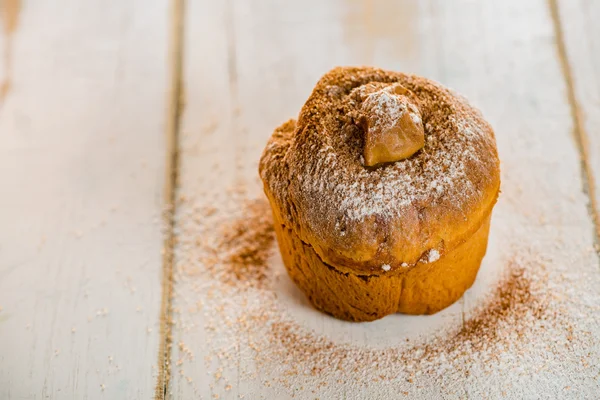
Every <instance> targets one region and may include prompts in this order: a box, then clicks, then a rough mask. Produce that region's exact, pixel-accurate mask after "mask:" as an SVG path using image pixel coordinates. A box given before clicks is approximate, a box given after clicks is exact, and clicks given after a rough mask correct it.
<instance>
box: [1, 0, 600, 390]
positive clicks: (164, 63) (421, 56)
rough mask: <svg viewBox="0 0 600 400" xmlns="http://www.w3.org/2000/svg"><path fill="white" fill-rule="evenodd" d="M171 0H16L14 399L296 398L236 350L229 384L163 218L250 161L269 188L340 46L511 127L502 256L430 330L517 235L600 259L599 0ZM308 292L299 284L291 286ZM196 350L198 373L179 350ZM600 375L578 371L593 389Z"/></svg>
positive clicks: (11, 147)
mask: <svg viewBox="0 0 600 400" xmlns="http://www.w3.org/2000/svg"><path fill="white" fill-rule="evenodd" d="M168 3H169V2H168V1H167V0H153V1H151V2H148V1H140V0H127V1H119V2H117V1H113V2H108V3H107V2H105V1H93V2H85V4H84V3H81V2H76V1H68V0H61V1H60V5H58V4H57V2H52V4H50V2H44V1H22V2H21V1H20V0H0V16H1V18H0V24H1V27H2V31H1V32H2V33H1V35H2V36H1V39H2V40H0V154H1V156H0V182H1V183H2V187H3V188H4V192H3V193H4V194H5V195H4V196H3V197H2V200H0V221H1V222H2V229H0V398H1V399H4V398H7V399H13V398H15V399H18V398H35V399H44V398H68V399H70V398H90V399H95V398H110V399H113V398H115V399H116V398H135V399H138V398H140V399H145V398H151V397H152V396H156V397H157V398H162V397H163V394H164V393H166V394H167V397H168V398H173V399H178V398H194V397H201V398H211V397H213V396H217V395H218V396H219V398H237V396H238V395H244V394H246V395H247V396H246V398H261V397H266V398H269V397H272V396H274V395H277V396H278V397H277V398H287V397H289V393H287V392H285V391H284V390H281V389H280V388H268V387H264V386H263V385H262V384H261V383H260V382H259V381H255V382H252V381H244V380H241V381H240V380H239V379H238V378H239V377H238V375H237V372H236V371H235V370H232V371H226V373H227V379H228V381H230V382H231V383H232V385H233V388H232V389H231V390H225V389H224V386H223V385H222V384H221V385H219V384H216V383H215V378H214V371H212V370H210V369H209V368H207V365H206V363H205V362H204V356H205V355H207V354H208V353H209V352H210V349H209V348H207V347H206V346H205V344H206V335H207V333H206V329H207V326H206V324H205V321H204V320H203V317H202V315H203V314H202V313H191V312H189V311H188V310H189V309H190V307H189V306H190V304H195V302H194V299H195V298H194V296H196V295H197V292H196V284H195V282H194V280H193V277H188V278H187V279H186V278H185V276H179V279H178V280H176V281H175V282H171V276H170V266H169V264H170V263H171V260H170V257H169V255H170V248H169V247H170V246H172V245H173V243H172V241H170V240H167V241H166V242H167V248H166V249H163V243H164V240H165V237H164V236H165V235H163V228H166V231H167V235H166V236H167V239H168V238H169V232H172V231H173V229H174V232H175V233H176V234H177V235H186V232H185V231H184V230H181V229H179V230H178V228H180V226H178V225H177V224H176V225H175V226H174V227H170V225H169V223H167V224H166V225H163V224H161V221H162V214H163V211H164V209H165V206H166V205H167V204H168V203H169V202H170V201H171V200H172V199H173V198H174V197H173V196H174V195H175V194H177V195H180V196H184V197H186V198H187V200H188V201H187V202H185V201H182V202H181V204H179V205H178V206H177V207H176V209H175V210H174V215H175V219H174V221H178V219H177V217H178V216H179V217H181V218H183V217H184V216H186V215H188V214H187V212H188V211H189V210H188V209H186V207H187V206H186V204H188V205H189V204H190V203H191V202H192V201H193V202H194V206H206V205H210V204H211V202H214V201H218V200H219V199H220V197H219V196H224V195H223V194H219V192H221V193H223V192H224V190H225V189H226V188H228V187H235V186H236V185H239V184H240V183H242V182H243V183H244V184H245V185H246V186H247V187H248V190H249V193H248V197H257V196H260V193H261V190H260V185H259V182H258V181H257V177H256V164H257V159H258V156H259V154H260V152H261V151H262V147H263V146H264V143H265V142H266V139H267V138H268V136H269V135H270V133H271V131H272V129H273V127H275V126H276V125H278V124H279V123H281V122H282V121H284V120H286V119H287V118H290V117H293V116H294V115H295V114H296V113H297V112H298V110H299V108H300V107H301V105H302V103H303V101H304V100H305V99H306V97H307V96H308V94H309V93H310V90H311V88H312V86H313V85H314V83H315V81H316V80H317V79H318V78H319V76H320V75H322V74H323V73H324V72H325V71H327V70H328V69H330V68H331V67H333V66H335V65H348V64H354V65H364V64H370V65H377V66H380V67H383V68H389V69H394V70H402V71H407V72H414V73H418V74H421V75H424V76H427V77H430V78H433V79H436V80H438V81H440V82H442V83H444V84H446V85H448V86H450V87H452V88H454V89H456V90H458V91H459V92H461V93H462V94H464V95H465V96H467V97H468V98H469V99H470V100H471V101H472V103H474V104H476V105H477V106H478V107H480V108H481V109H482V111H483V113H484V115H485V116H486V117H487V118H488V119H489V120H490V122H491V123H492V125H493V126H494V127H495V129H496V132H497V139H498V146H499V151H500V154H501V157H502V161H503V167H502V172H503V191H504V192H505V196H504V198H503V199H502V200H501V201H500V203H499V204H498V206H497V209H496V212H495V216H494V224H493V230H492V235H491V242H490V251H489V254H488V256H487V258H486V262H485V264H484V267H483V268H484V271H486V273H485V274H480V277H481V279H479V280H478V283H477V285H476V286H475V287H474V288H473V290H471V291H470V292H468V293H467V295H466V296H465V297H464V298H463V299H461V301H460V302H458V303H457V304H455V305H454V306H452V307H451V308H450V309H448V310H445V311H444V312H443V313H442V314H439V315H437V316H434V317H431V318H429V319H428V320H427V321H426V322H425V323H423V324H421V325H420V326H419V328H418V329H420V330H421V331H423V330H427V329H429V328H431V327H432V326H433V327H435V326H438V325H441V324H453V323H460V321H461V320H462V319H463V318H464V315H465V313H467V312H468V310H469V309H470V307H471V306H472V305H473V304H474V303H475V302H476V299H477V298H478V296H479V293H480V292H485V291H486V290H487V288H488V286H489V285H490V284H492V283H493V282H494V279H495V276H496V273H497V271H495V270H494V265H496V264H497V263H496V262H495V261H498V260H502V258H503V256H504V255H503V248H504V246H505V245H506V243H513V242H519V241H531V240H535V241H544V240H561V241H564V242H566V244H565V248H564V249H563V250H562V251H561V252H560V253H556V254H554V253H553V254H552V257H554V262H555V263H556V264H557V265H558V264H560V265H563V264H564V265H571V264H573V263H574V265H575V266H574V268H577V270H576V272H577V274H579V275H581V276H582V277H587V278H586V279H588V280H589V281H592V282H594V279H597V276H598V275H597V274H598V268H599V267H598V259H597V256H596V253H594V252H591V253H589V252H588V253H586V255H583V256H581V255H580V253H581V252H580V250H581V248H591V247H592V246H593V245H594V243H595V240H596V238H597V234H595V231H597V228H595V226H594V223H593V220H592V218H593V216H594V215H595V214H596V213H597V212H598V209H597V203H598V202H600V200H597V201H596V200H595V199H597V197H598V196H599V194H598V189H597V188H598V187H599V185H600V183H597V181H596V179H598V177H600V134H599V131H598V126H600V114H599V113H598V109H599V106H600V86H599V85H600V75H599V73H600V58H599V57H600V41H599V40H598V38H599V37H600V31H599V28H598V24H597V23H595V21H596V20H598V18H600V8H599V4H598V2H596V1H594V0H587V1H586V0H577V1H570V0H557V1H554V0H552V1H549V2H546V1H543V0H531V1H527V2H524V1H519V0H511V1H505V2H494V1H492V0H489V1H484V2H473V1H467V0H464V1H463V0H454V1H441V0H439V1H427V2H423V1H416V0H409V1H397V2H387V1H383V0H375V1H368V0H364V1H362V0H351V1H343V0H334V1H329V2H323V1H318V0H311V1H302V2H300V1H297V2H277V1H275V0H258V1H252V2H248V1H243V0H229V1H211V0H198V1H191V0H190V1H188V2H186V3H185V4H184V2H183V1H181V0H172V1H171V2H170V4H168ZM169 8H175V9H180V11H181V13H177V12H175V13H172V12H170V11H169ZM178 26H181V27H182V30H181V34H180V31H179V29H178ZM170 37H171V38H173V39H174V40H171V41H169V38H170ZM179 43H183V48H182V51H181V53H180V52H179V51H178V45H179ZM178 60H183V68H182V69H181V70H180V69H179V68H178V67H177V65H178ZM169 66H171V67H169ZM180 81H181V82H182V87H181V90H179V89H180V88H178V87H177V85H178V82H180ZM180 96H181V100H182V102H181V103H178V102H174V100H178V99H179V97H180ZM165 132H166V138H165ZM174 141H176V142H174ZM173 145H174V147H173ZM172 147H173V148H172ZM177 149H178V150H179V151H178V153H177V152H175V150H177ZM582 156H585V157H582ZM215 165H219V166H220V167H218V168H220V169H217V170H216V171H217V172H218V173H214V174H210V173H208V171H215ZM227 166H230V167H227ZM174 172H175V173H176V174H177V175H179V179H178V182H177V184H178V187H177V189H176V190H175V191H174V190H173V189H174V183H175V182H174V181H173V180H172V178H171V177H172V176H173V173H174ZM165 187H166V194H165ZM208 194H210V195H211V196H208ZM172 195H173V196H172ZM588 196H591V198H592V199H594V201H592V202H591V204H588V203H590V201H589V199H590V197H588ZM190 198H191V199H190ZM181 218H180V219H179V221H181ZM167 222H168V221H167ZM516 226H519V227H521V226H522V227H526V229H524V230H515V229H514V227H516ZM172 228H173V229H172ZM549 232H553V233H549ZM532 238H533V239H532ZM181 239H182V240H181V241H185V239H186V238H185V237H183V238H181ZM565 249H566V250H565ZM165 251H166V253H165ZM174 251H175V252H174V256H175V264H177V260H179V261H185V259H186V248H185V246H179V247H178V246H177V245H175V247H174ZM165 254H166V256H165ZM572 254H577V259H576V260H575V261H574V260H573V259H572V257H570V256H571V255H572ZM165 268H166V269H165ZM164 271H167V273H166V274H165V276H163V272H164ZM594 274H595V275H594ZM582 279H583V278H582ZM171 291H172V292H173V296H172V299H170V297H171V296H170V295H171ZM292 291H293V287H291V286H289V287H288V286H286V285H283V286H282V288H281V293H280V295H281V296H282V298H284V299H285V298H286V295H290V296H294V294H293V293H292ZM165 293H166V294H167V295H165ZM290 293H291V294H290ZM582 295H585V293H583V294H582ZM161 302H162V309H161ZM171 302H172V303H171ZM290 307H292V306H290ZM169 310H171V311H172V310H175V312H173V313H172V312H171V311H169ZM171 313H172V314H173V319H174V321H175V322H176V323H175V324H174V325H173V328H172V331H171V332H170V335H169V332H168V331H169V330H168V329H167V328H168V327H167V326H166V325H165V324H164V323H162V322H164V320H166V319H168V318H170V315H171ZM299 318H304V322H305V323H306V325H307V326H308V327H310V328H311V329H314V330H316V331H318V333H320V334H323V335H326V336H330V337H334V338H335V337H340V338H341V337H343V338H345V337H352V338H354V339H353V340H355V342H356V343H359V344H360V341H361V339H360V338H363V337H365V335H364V333H365V332H364V329H371V330H376V329H379V328H382V329H383V328H388V329H389V327H390V324H397V321H398V319H397V318H402V317H397V318H396V319H386V321H385V322H380V323H378V324H374V325H373V326H372V328H364V326H348V325H340V324H338V323H337V322H336V321H331V320H330V319H329V318H327V317H324V316H321V315H317V316H315V315H314V314H312V313H310V314H306V315H300V314H299ZM596 333H598V334H600V330H599V331H597V332H596ZM407 334H408V333H407ZM171 344H173V346H170V345H171ZM190 352H192V353H193V354H194V356H193V360H192V358H189V357H188V358H186V361H185V364H184V366H183V367H184V369H185V372H184V373H180V369H179V368H172V367H171V366H173V365H175V364H176V363H177V361H178V360H180V359H181V358H182V357H184V358H185V356H186V354H189V353H190ZM169 357H170V359H171V361H170V363H169V362H168V360H169ZM240 362H241V363H242V364H244V363H248V362H249V361H246V360H240ZM168 371H171V372H172V374H171V376H170V377H169V376H168V375H167V372H168ZM555 372H556V371H547V372H545V375H543V374H542V375H543V378H544V379H549V380H552V378H556V377H555V376H553V375H552V374H553V373H555ZM585 378H586V377H574V378H573V379H574V382H575V384H576V385H577V384H579V385H580V386H582V385H584V383H587V384H588V388H589V389H591V390H592V389H593V387H591V386H589V382H588V381H585ZM540 379H542V378H540ZM578 379H579V380H578ZM557 380H558V379H557ZM469 382H470V383H469V385H473V386H472V387H470V389H468V390H465V391H464V392H463V393H462V395H463V396H466V397H473V398H478V397H480V396H481V395H482V394H492V395H493V394H494V393H496V391H497V390H498V387H496V386H493V385H494V384H495V383H494V381H491V380H489V379H488V380H486V379H485V378H484V377H473V378H472V379H471V380H470V381H469ZM582 382H584V383H582ZM597 384H598V382H597V381H596V385H597ZM155 388H156V392H155ZM409 389H410V388H409ZM533 389H535V386H534V385H532V386H530V387H526V385H524V386H523V390H522V392H521V394H522V395H523V396H528V395H529V396H533V395H534V394H535V393H533V392H531V390H533ZM552 389H553V390H557V392H556V393H558V390H559V389H562V388H552ZM596 389H598V388H597V387H596ZM431 390H432V392H431V393H437V394H438V395H444V394H445V392H444V388H432V389H431ZM590 393H593V392H591V391H590V392H585V391H583V392H580V393H579V394H580V395H583V396H585V395H587V394H590ZM384 394H388V395H391V394H392V393H384ZM547 394H548V396H552V395H554V394H555V393H547ZM372 395H373V396H375V395H381V392H373V393H372ZM541 395H542V396H543V394H541ZM562 395H564V396H565V397H566V396H568V395H571V396H576V395H577V393H574V392H569V393H567V394H565V393H562ZM349 397H352V396H349Z"/></svg>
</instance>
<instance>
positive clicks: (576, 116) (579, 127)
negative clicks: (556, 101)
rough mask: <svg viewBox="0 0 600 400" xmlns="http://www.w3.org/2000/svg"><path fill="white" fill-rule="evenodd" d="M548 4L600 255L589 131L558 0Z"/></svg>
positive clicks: (589, 210) (596, 246)
mask: <svg viewBox="0 0 600 400" xmlns="http://www.w3.org/2000/svg"><path fill="white" fill-rule="evenodd" d="M548 6H549V8H550V14H551V16H552V22H553V25H554V32H555V36H556V49H557V52H558V59H559V62H560V66H561V69H562V73H563V76H564V79H565V84H566V86H567V98H568V101H569V105H570V108H571V119H572V120H573V136H574V139H575V145H576V147H577V150H578V152H579V157H580V160H581V175H582V181H583V188H582V189H583V192H584V194H585V195H586V196H587V197H588V212H589V214H590V217H591V218H592V220H593V223H594V228H595V232H594V244H595V246H594V247H595V249H596V253H598V254H599V255H600V253H599V251H600V219H599V217H598V204H597V202H596V185H595V184H594V174H593V171H592V166H591V164H590V157H589V150H588V149H589V138H588V133H587V131H586V129H585V126H584V123H583V115H582V112H581V107H580V105H579V102H578V101H577V96H576V95H575V84H574V81H573V72H572V68H571V64H570V62H569V57H568V55H567V49H566V44H565V38H564V32H563V29H562V21H561V18H560V11H559V8H558V3H557V0H548Z"/></svg>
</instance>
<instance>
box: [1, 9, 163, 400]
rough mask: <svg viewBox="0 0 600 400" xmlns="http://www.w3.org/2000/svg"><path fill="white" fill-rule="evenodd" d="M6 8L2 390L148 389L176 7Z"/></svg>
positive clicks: (83, 393)
mask: <svg viewBox="0 0 600 400" xmlns="http://www.w3.org/2000/svg"><path fill="white" fill-rule="evenodd" d="M0 4H1V6H2V16H3V18H2V21H1V22H0V23H2V24H3V32H4V34H3V36H2V40H0V54H3V55H6V54H10V60H8V59H7V58H8V57H6V56H5V57H0V79H1V80H4V79H8V81H9V82H10V85H9V86H8V90H7V91H6V94H5V96H4V97H2V98H1V100H0V138H1V139H0V182H1V183H2V199H1V200H0V221H2V222H1V226H2V229H0V307H2V310H1V311H0V398H1V399H63V398H64V399H84V398H89V399H96V398H107V399H147V398H151V397H152V396H153V395H154V387H155V384H156V373H157V371H158V369H157V355H158V347H159V341H160V335H159V325H158V319H159V313H160V304H161V272H162V255H161V249H162V240H163V238H162V234H161V229H160V228H161V223H160V218H161V214H162V210H163V185H164V181H165V170H164V169H165V140H164V129H165V118H166V97H165V93H166V91H167V72H166V69H167V33H168V24H169V21H168V20H167V19H166V16H167V15H168V3H167V2H166V1H160V0H158V1H145V0H143V1H115V2H112V3H111V4H110V6H108V5H107V4H106V2H105V1H87V2H79V1H68V0H64V1H56V2H55V1H52V2H47V1H24V2H22V4H19V2H18V1H15V0H5V1H0ZM7 14H9V15H7ZM7 21H14V22H9V24H8V25H7ZM7 27H8V28H10V29H8V28H7ZM9 46H10V47H11V50H12V51H11V52H8V50H7V48H8V47H9ZM9 61H11V62H10V66H11V68H10V72H11V73H10V74H8V73H7V72H8V67H9Z"/></svg>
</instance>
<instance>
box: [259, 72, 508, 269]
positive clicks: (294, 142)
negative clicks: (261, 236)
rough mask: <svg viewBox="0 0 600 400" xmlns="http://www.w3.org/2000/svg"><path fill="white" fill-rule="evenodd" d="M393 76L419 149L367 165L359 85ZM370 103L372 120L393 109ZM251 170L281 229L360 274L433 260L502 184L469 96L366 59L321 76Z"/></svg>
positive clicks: (486, 209)
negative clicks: (405, 93)
mask: <svg viewBox="0 0 600 400" xmlns="http://www.w3.org/2000/svg"><path fill="white" fill-rule="evenodd" d="M398 84H399V85H398ZM394 85H395V86H400V85H401V87H403V88H406V89H408V90H409V91H410V92H409V93H410V96H411V98H412V104H414V105H415V106H416V107H417V108H418V113H414V115H413V114H411V117H412V119H413V121H414V122H415V123H416V124H422V129H423V130H424V135H425V140H424V146H423V147H422V148H421V149H420V150H418V151H417V152H416V153H414V154H412V156H410V157H408V158H406V159H403V160H400V161H396V162H393V163H387V164H382V165H379V166H375V167H369V166H366V165H365V159H364V157H363V150H364V146H365V135H366V130H365V128H364V124H361V123H360V118H361V115H362V117H363V118H364V112H365V111H364V110H365V107H364V105H365V104H364V102H365V101H367V100H370V101H371V102H372V100H373V99H372V98H369V97H368V96H365V93H369V92H372V91H373V89H374V88H375V89H381V88H386V87H392V86H394ZM379 103H380V104H379ZM379 103H377V102H375V103H373V104H367V105H368V106H369V107H368V108H367V110H368V113H369V115H367V117H369V118H371V119H372V120H375V123H378V121H379V120H380V121H381V123H382V124H385V123H386V118H387V119H389V118H395V117H397V116H394V115H391V114H393V113H394V112H401V111H402V110H398V109H394V107H393V104H390V103H389V101H387V100H386V99H383V100H381V101H380V102H379ZM361 110H362V111H361ZM361 113H362V114H361ZM419 118H420V120H419ZM259 171H260V175H261V178H262V180H263V182H264V185H265V191H266V193H267V195H268V196H269V197H270V199H271V201H272V202H274V204H275V205H276V206H277V210H276V212H278V213H279V214H280V216H281V218H282V221H285V223H286V226H287V227H288V228H289V229H293V230H294V231H295V233H296V234H298V235H299V236H300V238H301V239H302V240H303V241H304V242H306V243H307V244H309V245H311V246H312V247H313V248H314V249H315V251H316V252H317V254H318V255H319V256H320V257H321V258H322V260H323V261H324V262H325V263H328V264H330V265H332V266H334V267H335V268H337V269H339V270H342V271H351V272H354V273H359V274H369V273H373V272H376V271H377V272H380V271H381V267H382V265H385V266H386V269H387V266H390V267H391V269H392V270H393V271H405V270H407V269H408V267H410V266H414V265H416V264H417V263H419V262H420V263H426V262H433V261H435V260H437V258H439V257H440V256H441V255H443V254H444V253H445V252H448V251H450V250H451V249H452V248H454V247H456V246H457V245H459V244H460V243H462V242H463V241H464V240H465V239H466V238H467V237H469V236H470V235H471V234H472V233H473V232H475V230H476V229H477V228H478V227H479V226H480V225H481V223H482V221H483V219H484V218H485V217H487V216H488V214H489V213H490V212H491V209H492V207H493V205H494V203H495V201H496V199H497V196H498V193H499V186H500V171H499V160H498V155H497V151H496V143H495V138H494V133H493V130H492V128H491V127H490V125H489V124H488V123H487V122H486V121H485V120H484V119H483V117H482V115H481V113H480V112H479V111H478V110H476V109H475V108H473V107H472V106H471V105H469V103H468V102H467V100H466V99H464V98H463V97H461V96H459V95H457V94H456V93H453V92H451V91H450V90H449V89H447V88H445V87H443V86H442V85H440V84H438V83H436V82H433V81H431V80H428V79H425V78H422V77H418V76H414V75H407V74H403V73H397V72H389V71H384V70H381V69H375V68H367V67H364V68H354V67H338V68H335V69H333V70H332V71H330V72H328V73H327V74H325V75H324V76H323V77H322V78H321V79H320V80H319V82H318V83H317V85H316V87H315V88H314V90H313V92H312V94H311V96H310V97H309V99H308V100H307V102H306V103H305V104H304V106H303V107H302V109H301V111H300V114H299V116H298V120H297V121H294V120H291V121H288V122H286V123H285V124H283V125H282V126H280V127H279V128H278V129H277V130H276V131H275V132H274V134H273V135H272V137H271V139H270V140H269V143H268V144H267V147H266V149H265V151H264V153H263V155H262V158H261V160H260V165H259Z"/></svg>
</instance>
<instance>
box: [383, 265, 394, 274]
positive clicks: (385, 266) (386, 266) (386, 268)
mask: <svg viewBox="0 0 600 400" xmlns="http://www.w3.org/2000/svg"><path fill="white" fill-rule="evenodd" d="M381 269H382V270H384V271H386V272H387V271H389V270H390V269H392V267H391V266H390V265H389V264H383V265H382V266H381Z"/></svg>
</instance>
